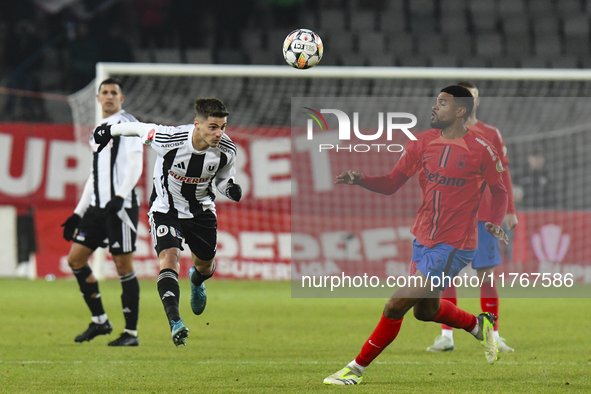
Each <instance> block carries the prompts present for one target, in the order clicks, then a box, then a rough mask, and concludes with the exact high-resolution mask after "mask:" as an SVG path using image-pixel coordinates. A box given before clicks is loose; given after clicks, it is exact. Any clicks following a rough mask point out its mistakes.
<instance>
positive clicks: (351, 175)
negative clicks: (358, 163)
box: [334, 170, 363, 185]
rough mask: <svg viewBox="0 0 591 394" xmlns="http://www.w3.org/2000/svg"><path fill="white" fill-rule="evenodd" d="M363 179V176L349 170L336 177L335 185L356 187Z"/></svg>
mask: <svg viewBox="0 0 591 394" xmlns="http://www.w3.org/2000/svg"><path fill="white" fill-rule="evenodd" d="M362 179H363V174H362V173H360V172H357V171H353V170H349V171H346V172H343V173H341V175H338V176H337V180H336V181H335V182H334V183H335V184H337V185H338V184H339V183H344V184H346V185H356V184H357V183H359V181H360V180H362Z"/></svg>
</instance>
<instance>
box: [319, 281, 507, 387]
mask: <svg viewBox="0 0 591 394" xmlns="http://www.w3.org/2000/svg"><path fill="white" fill-rule="evenodd" d="M415 276H417V277H419V278H420V279H421V280H422V283H425V284H426V286H422V287H421V286H417V287H414V286H413V287H410V286H409V287H401V288H398V289H397V290H396V292H394V294H393V295H392V297H391V298H390V299H389V300H388V302H387V303H386V306H385V308H384V312H383V315H382V318H381V320H380V322H379V323H378V325H377V327H376V328H375V330H374V331H373V333H372V334H371V335H370V337H369V339H368V340H367V341H366V342H365V344H364V345H363V347H362V348H361V352H360V353H359V355H358V356H357V357H356V358H355V360H353V361H351V362H350V363H349V364H348V365H347V366H346V367H345V368H343V369H341V370H340V371H338V372H336V373H334V374H333V375H331V376H329V377H327V378H326V379H324V383H325V384H333V385H356V384H359V383H361V381H362V380H363V372H364V370H365V368H366V367H367V366H368V365H369V364H370V363H371V362H372V361H373V360H374V359H375V358H376V357H378V356H379V355H380V353H381V352H382V351H383V350H384V349H385V348H386V347H387V346H388V345H390V343H392V341H394V339H396V337H397V336H398V332H399V331H400V326H401V325H402V320H403V318H404V315H405V314H406V313H407V312H408V311H409V310H410V308H412V307H414V315H415V317H416V318H417V319H419V320H422V321H434V322H437V323H445V324H447V325H449V326H451V327H454V328H462V329H464V330H466V331H468V332H470V333H471V334H472V335H474V336H475V337H476V338H477V339H478V340H479V341H480V342H481V343H483V342H484V343H483V345H486V346H485V354H486V353H487V351H489V349H488V348H490V347H494V353H495V359H496V346H495V342H494V339H493V337H492V321H488V320H486V319H485V317H484V316H483V315H481V316H479V317H478V318H477V317H476V316H474V315H472V314H470V313H468V312H465V311H463V310H461V309H459V308H458V307H456V306H455V305H453V304H452V303H451V302H449V301H440V299H439V297H440V296H441V291H439V290H431V281H429V280H427V278H426V277H425V276H424V275H423V274H422V273H421V272H419V271H417V272H416V273H415ZM417 282H418V281H417ZM491 319H492V318H491ZM487 323H489V325H487ZM491 352H492V351H489V353H491ZM487 359H488V355H487ZM493 362H494V360H493ZM489 363H490V361H489Z"/></svg>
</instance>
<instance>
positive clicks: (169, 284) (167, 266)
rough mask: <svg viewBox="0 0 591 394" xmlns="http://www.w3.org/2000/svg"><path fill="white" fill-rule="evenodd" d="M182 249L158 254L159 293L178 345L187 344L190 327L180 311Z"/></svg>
mask: <svg viewBox="0 0 591 394" xmlns="http://www.w3.org/2000/svg"><path fill="white" fill-rule="evenodd" d="M180 256H181V250H180V249H179V248H168V249H164V250H163V251H162V252H160V254H159V255H158V259H159V262H160V274H159V275H158V293H159V294H160V299H161V300H162V305H163V306H164V311H165V312H166V318H167V319H168V324H169V325H170V331H171V333H172V342H173V343H174V344H175V345H176V346H177V347H178V346H179V345H186V344H187V337H188V336H189V329H188V328H187V327H185V325H184V324H183V319H181V316H180V312H179V300H180V298H181V290H180V287H179V269H180V263H179V261H180Z"/></svg>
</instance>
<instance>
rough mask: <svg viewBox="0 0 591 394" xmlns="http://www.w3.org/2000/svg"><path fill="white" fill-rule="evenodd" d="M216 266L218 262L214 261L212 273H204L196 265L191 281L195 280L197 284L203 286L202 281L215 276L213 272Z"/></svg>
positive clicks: (194, 282)
mask: <svg viewBox="0 0 591 394" xmlns="http://www.w3.org/2000/svg"><path fill="white" fill-rule="evenodd" d="M215 267H216V264H215V261H214V262H213V267H212V268H211V273H210V274H209V275H203V274H202V273H201V272H199V270H198V269H197V267H195V271H193V275H191V282H193V284H194V285H195V286H201V283H203V282H205V281H206V280H207V279H209V278H211V277H212V276H213V273H214V272H215Z"/></svg>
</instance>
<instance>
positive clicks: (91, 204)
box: [62, 78, 143, 346]
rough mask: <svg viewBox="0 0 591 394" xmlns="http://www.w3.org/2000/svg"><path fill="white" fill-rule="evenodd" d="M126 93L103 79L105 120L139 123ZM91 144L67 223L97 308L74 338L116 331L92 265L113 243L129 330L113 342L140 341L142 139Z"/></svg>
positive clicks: (78, 272)
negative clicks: (86, 172) (137, 263)
mask: <svg viewBox="0 0 591 394" xmlns="http://www.w3.org/2000/svg"><path fill="white" fill-rule="evenodd" d="M124 98H125V97H124V96H123V92H122V91H121V84H120V82H119V81H118V80H117V79H114V78H109V79H106V80H104V81H103V82H102V83H101V85H100V87H99V92H98V95H97V99H98V101H99V103H100V105H101V108H102V113H103V121H102V122H103V124H109V125H111V124H125V123H129V122H137V119H136V118H134V117H133V116H132V115H131V114H128V113H127V112H125V111H124V110H123V109H122V108H121V105H122V103H123V100H124ZM90 145H91V148H92V149H93V161H92V163H93V164H92V169H91V173H90V176H89V178H88V181H87V182H86V186H85V187H84V192H83V193H82V197H81V198H80V201H79V203H78V205H77V206H76V209H75V210H74V214H73V215H72V216H70V217H69V218H68V219H67V220H66V221H65V222H64V223H63V224H62V226H63V227H64V238H65V239H66V240H68V241H72V240H73V241H74V243H73V244H72V248H71V250H70V253H69V255H68V264H69V265H70V267H71V268H72V270H73V271H74V275H75V276H76V279H77V280H78V285H79V287H80V291H81V292H82V295H83V296H84V300H85V301H86V304H87V305H88V308H89V309H90V311H91V313H92V322H91V323H90V325H89V326H88V329H87V330H86V331H85V332H83V333H82V334H80V335H78V336H77V337H76V338H75V339H74V340H75V341H76V342H84V341H90V340H92V339H93V338H94V337H96V336H97V335H105V334H110V333H111V331H112V330H113V326H112V325H111V323H110V322H109V319H108V318H107V314H106V313H105V310H104V309H103V304H102V301H101V293H100V291H99V286H98V282H97V279H96V277H95V276H94V274H93V273H92V269H91V268H90V266H89V265H88V259H89V258H90V256H91V255H92V253H93V252H94V251H95V250H96V248H98V247H105V246H107V244H108V245H109V251H110V252H111V254H112V255H113V261H114V262H115V266H116V268H117V273H118V274H119V278H120V280H121V287H122V288H123V293H122V295H121V303H122V306H123V316H124V317H125V330H124V331H123V333H122V334H121V336H120V337H119V338H118V339H116V340H114V341H112V342H109V346H137V345H138V344H139V341H138V335H137V321H138V313H139V300H140V287H139V282H138V280H137V278H136V275H135V271H134V269H133V252H134V251H135V241H136V229H137V225H138V218H139V208H138V199H137V196H136V194H135V185H136V184H137V182H138V180H139V178H140V176H141V174H142V169H143V146H142V141H141V140H140V139H139V138H119V137H117V138H114V139H113V142H112V143H111V144H109V147H108V149H104V150H102V152H100V153H99V152H98V151H97V148H98V147H97V145H96V144H94V140H93V139H92V137H91V141H90Z"/></svg>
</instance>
